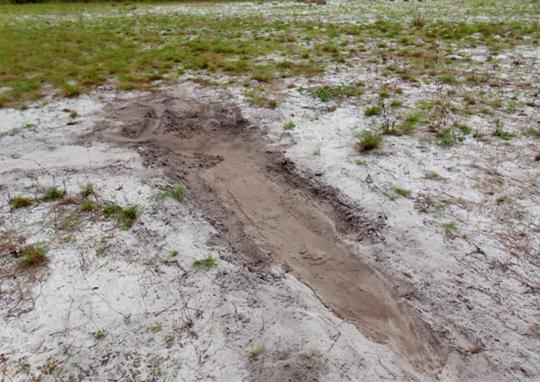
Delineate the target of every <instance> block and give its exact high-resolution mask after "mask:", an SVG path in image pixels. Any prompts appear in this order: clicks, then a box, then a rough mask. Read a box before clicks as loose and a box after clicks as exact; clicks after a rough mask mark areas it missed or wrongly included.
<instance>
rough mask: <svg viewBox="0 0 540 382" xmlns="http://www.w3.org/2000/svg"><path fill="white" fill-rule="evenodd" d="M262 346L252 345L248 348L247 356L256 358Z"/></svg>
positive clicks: (261, 350) (260, 352)
mask: <svg viewBox="0 0 540 382" xmlns="http://www.w3.org/2000/svg"><path fill="white" fill-rule="evenodd" d="M262 352H263V348H262V347H260V346H254V347H252V348H251V349H249V350H248V354H249V357H250V358H251V359H257V358H259V356H260V355H261V354H262Z"/></svg>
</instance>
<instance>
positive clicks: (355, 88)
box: [311, 82, 364, 102]
mask: <svg viewBox="0 0 540 382" xmlns="http://www.w3.org/2000/svg"><path fill="white" fill-rule="evenodd" d="M363 85H364V84H363V83H361V82H359V83H356V84H345V85H337V86H320V87H316V88H314V89H312V90H311V94H312V95H313V96H314V97H317V98H318V99H319V100H321V101H322V102H328V101H330V100H332V99H335V98H345V97H354V96H359V95H362V94H363V93H364V90H363V89H362V86H363Z"/></svg>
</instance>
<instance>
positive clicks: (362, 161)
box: [354, 159, 368, 166]
mask: <svg viewBox="0 0 540 382" xmlns="http://www.w3.org/2000/svg"><path fill="white" fill-rule="evenodd" d="M354 163H355V164H356V165H357V166H367V163H368V162H367V160H365V159H357V160H355V161H354Z"/></svg>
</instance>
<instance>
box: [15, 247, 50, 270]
mask: <svg viewBox="0 0 540 382" xmlns="http://www.w3.org/2000/svg"><path fill="white" fill-rule="evenodd" d="M46 255H47V248H45V247H40V246H34V245H29V246H27V247H24V248H23V249H22V250H21V252H20V257H21V258H20V260H19V262H18V264H17V268H18V269H29V268H36V267H40V266H44V265H46V264H47V263H48V262H49V258H48V257H47V256H46Z"/></svg>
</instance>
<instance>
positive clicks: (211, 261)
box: [193, 255, 217, 269]
mask: <svg viewBox="0 0 540 382" xmlns="http://www.w3.org/2000/svg"><path fill="white" fill-rule="evenodd" d="M193 266H194V267H196V268H208V269H210V268H214V267H215V266H217V261H216V259H215V258H214V256H212V255H208V256H207V257H205V258H204V259H197V260H193Z"/></svg>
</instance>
